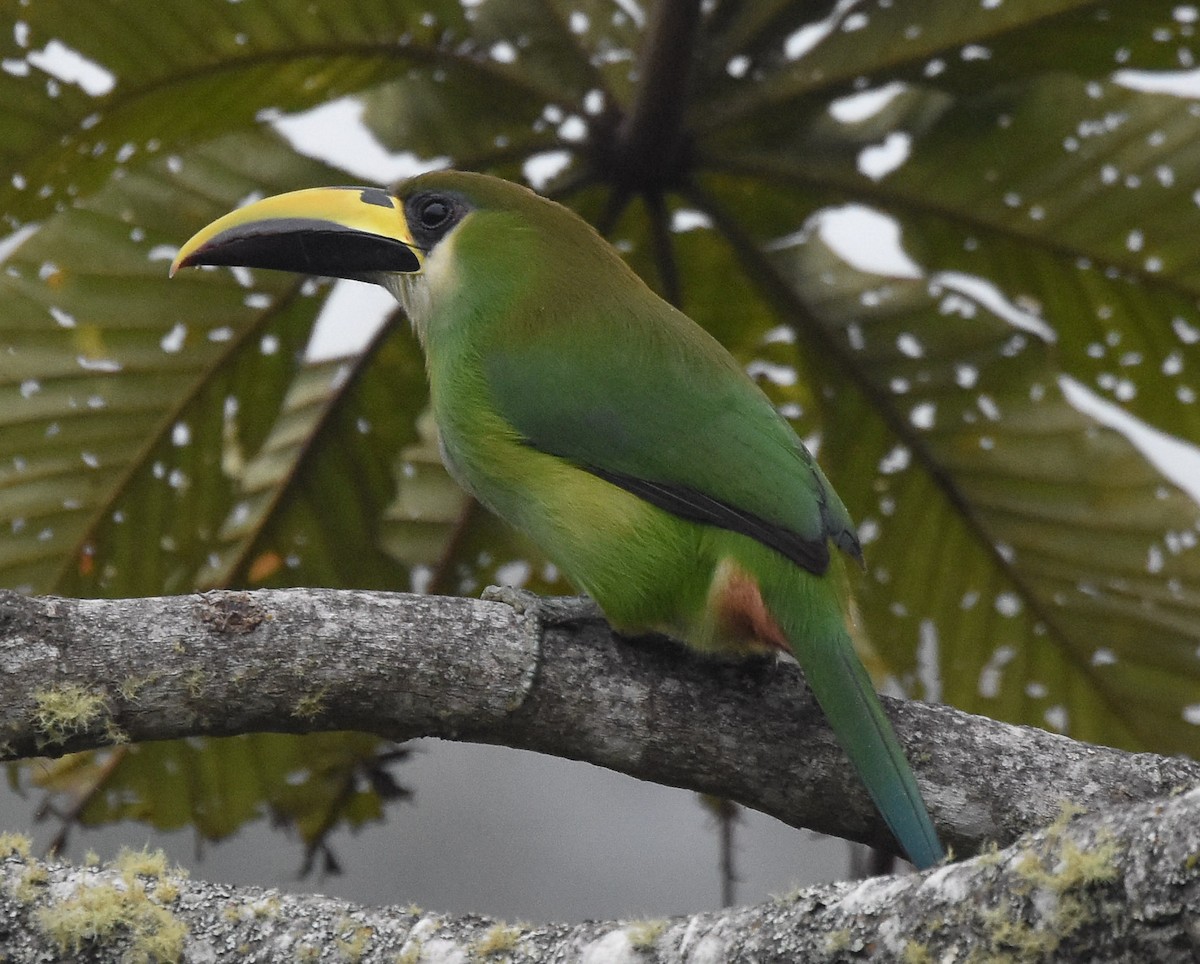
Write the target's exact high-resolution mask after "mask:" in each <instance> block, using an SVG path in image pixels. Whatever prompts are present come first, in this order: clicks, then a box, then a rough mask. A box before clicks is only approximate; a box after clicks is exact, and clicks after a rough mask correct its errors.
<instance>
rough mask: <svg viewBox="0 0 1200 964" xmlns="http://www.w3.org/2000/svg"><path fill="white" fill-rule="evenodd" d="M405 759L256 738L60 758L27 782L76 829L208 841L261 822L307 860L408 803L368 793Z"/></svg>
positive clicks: (391, 751) (318, 742)
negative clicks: (53, 800)
mask: <svg viewBox="0 0 1200 964" xmlns="http://www.w3.org/2000/svg"><path fill="white" fill-rule="evenodd" d="M405 755H406V754H405V753H404V751H398V750H396V749H395V748H394V747H392V746H391V745H390V744H388V743H386V741H381V740H379V739H377V738H376V737H373V736H367V735H365V734H361V733H315V734H311V735H309V736H303V737H301V736H292V735H290V734H279V733H263V734H255V735H250V736H238V737H229V738H225V739H215V740H173V741H170V742H165V743H144V744H141V745H137V746H128V747H118V748H117V749H115V750H111V751H106V752H98V753H75V754H70V755H68V756H66V757H63V758H62V759H61V760H54V761H48V762H44V763H43V765H42V766H41V767H40V768H39V770H37V771H35V773H36V775H35V777H34V779H33V781H32V782H33V784H34V785H35V786H38V787H41V788H43V789H46V790H51V791H54V792H56V793H59V794H62V795H65V796H66V797H67V798H69V799H72V800H74V801H75V806H76V808H77V809H78V814H77V815H76V818H77V820H78V822H79V823H80V824H81V825H83V826H97V825H101V824H105V823H111V822H112V821H114V820H138V821H140V822H143V823H147V824H149V825H151V826H153V827H155V828H156V829H158V830H164V831H166V830H178V829H180V828H181V827H186V826H189V825H191V826H193V827H195V829H196V832H197V834H198V835H199V836H200V837H201V838H202V839H204V840H212V841H216V840H222V839H224V838H226V837H229V836H231V835H232V834H234V833H236V832H237V831H238V830H239V829H240V828H241V826H242V825H243V824H244V823H246V822H247V821H249V820H253V819H261V818H263V817H266V816H269V817H270V818H271V820H272V821H273V822H275V823H277V824H279V825H281V826H286V827H288V828H289V829H293V830H295V831H296V833H297V834H298V836H299V837H300V839H301V841H302V842H303V843H304V844H305V847H306V849H308V850H310V851H311V850H313V849H315V848H316V847H318V846H321V845H324V844H325V841H326V839H327V837H328V835H329V833H330V832H331V831H332V830H334V829H335V828H337V827H338V826H341V825H344V826H346V827H348V828H350V829H352V830H353V829H357V828H358V827H361V826H362V825H363V824H365V823H368V822H372V821H378V820H380V819H382V816H383V812H382V807H381V802H382V801H383V800H384V799H392V800H398V799H407V798H408V797H409V796H410V793H409V791H407V790H406V789H404V788H403V787H401V786H400V785H399V784H396V783H395V782H394V781H392V789H391V792H390V795H389V796H384V797H381V795H380V794H379V792H378V787H379V785H380V781H381V780H382V779H387V778H388V777H387V776H386V775H387V769H386V768H387V766H389V765H390V764H392V763H394V762H397V761H398V760H401V759H403V758H404V756H405ZM114 757H116V758H118V760H117V762H118V763H119V766H114V765H113V763H114Z"/></svg>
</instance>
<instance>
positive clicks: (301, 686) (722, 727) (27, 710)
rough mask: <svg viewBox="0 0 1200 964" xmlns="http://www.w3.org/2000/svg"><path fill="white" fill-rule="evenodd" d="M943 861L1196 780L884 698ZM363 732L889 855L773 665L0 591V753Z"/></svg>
mask: <svg viewBox="0 0 1200 964" xmlns="http://www.w3.org/2000/svg"><path fill="white" fill-rule="evenodd" d="M886 705H887V708H888V711H889V713H890V714H891V716H892V718H893V720H894V721H895V723H896V728H897V731H898V733H899V735H900V737H901V739H902V741H903V742H904V743H905V744H906V746H907V749H908V753H909V756H910V758H911V759H912V761H913V764H914V768H915V770H916V772H917V775H918V778H919V780H920V782H921V784H922V787H923V788H924V790H925V793H926V796H927V799H928V802H929V805H930V809H931V811H932V813H933V816H934V820H935V822H936V823H937V825H938V828H939V830H940V832H941V833H942V835H943V837H944V839H945V840H946V841H947V843H949V844H950V845H951V846H952V847H953V849H954V850H955V852H956V853H957V854H959V855H960V856H962V855H967V854H971V853H975V852H977V851H979V850H980V849H981V848H983V847H984V846H986V845H987V844H988V843H989V842H992V841H995V842H998V843H999V844H1001V845H1002V846H1003V845H1006V844H1008V843H1011V842H1012V841H1013V840H1014V839H1016V837H1017V836H1018V835H1020V834H1021V833H1023V832H1025V831H1026V830H1029V829H1031V828H1035V827H1041V826H1045V825H1047V824H1049V823H1050V822H1051V821H1052V820H1053V819H1054V818H1055V816H1056V814H1057V813H1058V812H1059V810H1060V807H1061V805H1062V804H1063V802H1064V801H1071V802H1072V803H1073V804H1074V805H1077V806H1079V807H1082V808H1084V809H1086V810H1102V809H1105V808H1109V807H1113V806H1121V807H1124V806H1127V805H1129V804H1130V803H1131V802H1134V801H1138V800H1148V799H1151V798H1154V797H1158V796H1162V795H1163V794H1165V793H1167V792H1170V791H1171V790H1173V789H1176V788H1180V787H1184V786H1188V785H1191V784H1195V783H1198V782H1200V766H1198V765H1197V764H1196V763H1194V762H1191V761H1187V760H1176V759H1166V758H1162V757H1156V756H1151V755H1135V754H1128V753H1122V752H1119V751H1115V750H1109V749H1105V748H1101V747H1093V746H1087V745H1084V744H1080V743H1076V742H1074V741H1071V740H1069V739H1066V738H1064V737H1059V736H1055V735H1052V734H1049V733H1045V732H1042V731H1040V730H1034V729H1030V728H1025V727H1013V726H1007V725H1004V724H1000V723H996V722H994V721H991V720H986V719H983V718H980V717H974V716H970V715H968V714H965V713H961V712H958V711H955V710H953V709H950V708H948V707H941V706H929V705H925V704H920V703H908V702H901V701H894V700H889V701H887V703H886ZM343 729H359V730H364V731H369V732H373V733H377V734H379V735H381V736H384V737H389V738H392V739H404V738H409V737H415V736H439V737H445V738H450V739H463V740H472V741H476V742H484V743H501V744H505V745H508V746H513V747H520V748H526V749H533V750H539V751H541V752H545V753H551V754H555V755H557V756H560V757H566V758H571V759H579V760H587V761H589V762H592V763H596V764H600V765H602V766H606V767H610V768H612V769H614V770H619V771H621V772H624V773H628V774H632V775H633V776H637V777H640V778H643V779H647V780H653V781H656V782H659V783H664V784H669V785H674V786H681V787H688V788H691V789H694V790H699V791H703V792H706V793H712V794H717V795H720V796H725V797H729V798H732V799H734V800H737V801H738V802H740V803H743V804H745V805H747V806H749V807H753V808H756V809H759V810H762V811H764V812H766V813H770V814H772V815H774V816H776V817H778V818H780V819H781V820H784V821H786V822H788V823H791V824H793V825H797V826H805V827H810V828H812V829H815V830H820V831H824V832H826V833H832V834H838V835H841V836H844V837H848V838H850V839H854V840H860V841H863V842H867V843H872V844H876V845H880V846H885V847H886V846H889V845H890V838H889V837H888V835H887V831H886V830H885V829H884V827H883V825H882V822H881V820H880V819H879V818H878V816H877V814H876V812H875V809H874V807H873V806H872V805H871V803H870V801H869V799H868V798H867V797H866V795H865V793H864V792H863V791H862V789H861V787H860V785H859V783H858V781H857V780H856V779H855V777H854V775H853V772H852V771H851V769H850V768H849V766H848V765H847V763H846V760H845V757H844V756H843V754H842V752H841V750H840V749H839V747H838V746H837V743H836V741H835V739H834V737H833V735H832V732H831V731H830V730H829V728H828V727H827V726H826V724H825V722H824V718H823V717H822V715H821V713H820V710H819V709H818V708H817V707H816V705H815V703H814V702H813V700H812V698H811V696H810V694H809V692H808V690H807V688H806V687H805V686H804V682H803V676H802V674H801V673H800V671H799V670H798V669H797V668H796V667H795V666H794V665H792V664H790V663H752V664H748V665H747V664H715V663H712V662H709V661H705V660H703V659H700V658H697V657H695V656H693V655H691V654H689V653H688V652H687V651H686V650H684V649H683V648H681V647H678V646H675V645H672V644H670V643H669V642H667V641H665V640H636V641H626V640H622V639H619V638H615V637H614V636H613V635H612V633H611V632H610V630H609V629H608V627H607V626H606V625H605V624H604V622H603V621H602V620H601V619H599V618H598V616H597V614H596V612H595V610H594V608H593V607H590V606H589V605H588V604H586V603H585V602H582V601H579V600H540V599H538V598H537V597H534V596H530V595H528V594H524V593H515V592H511V591H508V592H501V593H495V594H493V598H490V599H485V600H466V599H452V598H445V597H428V596H413V595H407V594H389V593H372V592H358V591H332V590H315V589H292V590H278V591H259V592H249V593H239V592H216V593H206V594H203V595H191V596H177V597H164V598H153V599H125V600H72V599H58V598H48V597H46V598H28V597H23V596H20V595H17V594H14V593H7V592H5V593H0V751H2V757H3V758H6V759H14V758H18V757H29V756H35V755H54V756H57V755H61V754H63V753H66V752H69V751H72V750H80V749H85V748H93V747H98V746H103V745H107V744H111V743H113V742H117V741H123V740H131V741H145V740H161V739H169V738H175V737H183V736H198V735H210V736H220V735H230V734H235V733H247V732H258V731H288V732H304V731H314V730H343Z"/></svg>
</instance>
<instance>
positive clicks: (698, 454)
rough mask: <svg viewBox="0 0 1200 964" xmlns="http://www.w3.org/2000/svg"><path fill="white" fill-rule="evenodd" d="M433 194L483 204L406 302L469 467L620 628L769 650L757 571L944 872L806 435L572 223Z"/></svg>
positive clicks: (908, 836) (467, 478)
mask: <svg viewBox="0 0 1200 964" xmlns="http://www.w3.org/2000/svg"><path fill="white" fill-rule="evenodd" d="M428 190H442V191H447V192H454V193H456V194H458V195H459V196H461V197H462V198H463V199H464V201H465V202H466V204H467V206H468V207H469V208H470V213H468V214H467V215H466V216H465V217H464V218H463V220H462V222H461V223H460V224H459V225H458V226H457V227H455V228H454V229H453V231H452V232H451V233H450V234H448V235H447V236H446V238H445V239H444V240H441V241H440V242H439V243H438V245H437V246H436V247H435V248H434V250H433V252H432V253H431V255H430V262H431V267H432V270H430V271H429V274H430V276H431V277H430V281H429V283H430V289H429V290H428V291H426V292H423V293H421V294H420V295H419V296H409V297H406V298H404V300H405V301H406V302H407V304H408V307H409V309H410V311H411V312H412V313H414V314H415V315H416V316H417V323H418V328H419V330H421V331H422V333H423V338H424V341H425V347H426V351H427V353H428V358H429V374H430V380H431V386H432V398H433V408H434V416H435V418H436V420H437V422H438V424H439V426H440V427H441V429H442V433H443V434H442V438H443V445H444V448H445V453H446V455H447V460H448V463H449V464H450V466H451V469H452V471H453V472H454V473H455V475H456V476H457V477H458V478H459V479H460V480H461V481H462V482H463V483H464V484H465V485H466V486H467V487H468V488H469V489H470V490H471V491H473V492H474V493H475V494H476V495H477V496H478V498H479V499H480V501H482V502H483V503H484V504H485V505H487V506H489V507H490V508H492V509H493V510H494V511H496V512H497V513H498V514H499V515H501V516H502V517H504V518H505V519H507V520H508V521H509V522H511V523H512V524H513V525H514V526H516V527H517V528H519V529H522V530H523V531H525V532H527V533H528V534H529V535H531V536H532V537H533V538H534V540H535V541H536V542H537V543H538V544H539V545H541V547H542V548H543V549H544V550H545V551H546V553H547V554H548V555H549V556H550V557H551V558H552V559H553V560H554V561H555V562H556V563H557V564H558V565H559V566H561V567H562V569H563V570H564V571H565V572H566V573H567V574H568V575H569V576H570V577H571V578H572V580H574V581H575V582H576V584H577V585H579V586H580V587H581V588H583V589H585V590H586V591H587V592H588V593H589V594H590V595H592V596H593V598H595V599H596V601H597V602H598V603H599V604H600V606H601V607H602V608H603V609H604V611H605V613H606V614H607V615H608V616H609V618H610V620H611V621H612V622H613V624H614V625H616V626H617V627H618V628H620V629H622V630H626V631H645V630H659V631H665V632H668V633H671V634H672V635H675V636H678V637H680V638H682V639H684V640H685V641H686V642H689V643H691V644H692V645H694V646H696V647H697V648H699V649H702V650H708V651H713V650H722V651H738V650H743V651H753V650H755V649H761V648H766V647H767V646H768V645H769V644H767V643H764V641H762V640H760V639H755V638H752V634H751V636H747V635H745V634H744V633H742V632H740V630H742V629H743V627H742V626H741V625H740V624H738V625H734V626H733V627H731V626H729V625H728V620H723V619H722V618H721V614H720V613H718V612H716V611H714V610H715V608H716V607H715V603H716V601H717V600H716V596H717V593H718V592H719V590H720V588H721V586H720V583H721V576H722V573H723V572H727V571H728V570H729V569H730V567H731V566H732V567H734V571H736V572H740V573H745V574H747V575H749V576H750V578H751V579H752V580H753V581H754V582H756V583H757V586H758V588H759V590H760V592H761V596H762V599H763V602H764V603H765V605H766V609H767V610H768V612H769V614H770V616H771V617H773V619H774V620H775V622H777V623H778V625H779V627H780V628H781V629H782V630H783V633H784V635H785V636H786V638H787V640H788V642H789V643H790V647H791V650H792V652H793V653H794V654H795V656H796V658H797V659H798V660H799V662H800V663H801V665H802V666H803V667H804V669H805V672H806V674H807V676H808V679H809V682H810V685H811V686H812V689H813V693H814V695H815V696H816V697H817V700H818V702H819V703H820V704H821V706H822V708H823V709H824V710H825V712H826V715H827V716H828V717H829V719H830V721H831V723H832V724H833V726H834V729H835V730H836V732H837V734H838V737H839V739H840V740H841V741H842V743H843V745H844V746H845V748H846V750H847V752H848V753H849V755H850V757H851V759H852V761H853V762H854V764H855V766H856V768H857V769H858V771H859V773H860V775H861V776H862V778H863V780H864V782H865V783H866V785H867V787H868V789H869V790H870V792H871V795H872V797H873V799H874V800H875V802H876V804H877V806H878V807H879V808H880V810H881V811H882V812H883V814H884V816H885V818H886V819H887V821H888V824H889V826H890V827H891V828H892V830H893V832H894V833H895V835H896V837H897V839H898V840H899V842H900V843H901V845H902V846H903V847H904V849H905V850H906V851H907V853H908V854H909V856H910V857H911V859H912V860H913V861H914V862H915V863H917V864H918V865H919V866H928V865H930V864H932V863H935V862H936V861H937V860H939V859H940V858H941V856H942V850H941V846H940V844H939V843H938V840H937V836H936V834H935V832H934V830H933V827H932V824H931V822H930V820H929V817H928V814H927V813H926V810H925V806H924V804H923V802H922V800H921V797H920V794H919V792H918V790H917V787H916V783H915V781H914V779H913V776H912V773H911V771H910V769H909V767H908V764H907V763H906V761H905V759H904V756H903V753H902V751H901V750H900V747H899V745H898V743H897V741H896V738H895V736H894V734H893V732H892V729H891V726H890V725H889V723H888V722H887V719H886V717H885V716H884V715H883V711H882V708H881V707H880V705H879V701H878V699H877V697H876V696H875V692H874V689H873V687H872V686H871V683H870V680H869V679H868V677H867V674H866V672H865V671H864V670H863V668H862V665H861V664H860V663H859V661H858V658H857V657H856V656H855V654H854V652H853V648H852V644H851V641H850V637H849V635H848V633H847V631H846V626H845V614H844V609H843V595H844V588H843V586H842V585H841V579H842V574H841V573H842V567H841V566H840V564H839V565H835V566H832V567H830V566H829V556H828V548H827V546H828V541H829V540H832V541H833V542H834V543H835V544H836V545H838V546H840V547H841V548H842V549H844V550H846V551H848V552H850V553H851V554H852V555H857V554H858V552H859V549H858V541H857V539H856V537H855V535H854V530H853V526H852V524H851V521H850V518H849V514H848V513H847V511H846V509H845V506H843V505H842V502H841V500H840V499H839V498H838V497H837V495H836V494H835V493H834V492H833V490H832V488H831V487H830V485H829V483H828V481H827V480H826V479H825V477H824V475H823V474H822V473H821V470H820V468H819V467H818V466H817V465H816V463H815V462H814V460H813V459H812V457H811V455H810V454H809V453H808V451H807V450H806V449H805V448H804V446H803V445H802V444H801V443H800V441H799V439H798V438H797V437H796V435H795V433H794V432H793V431H792V429H791V427H790V426H789V425H788V424H787V423H786V422H785V421H784V420H783V419H782V418H781V417H780V416H779V415H778V414H777V413H776V411H775V410H774V408H773V407H772V405H771V404H770V402H769V401H768V399H767V398H766V396H764V395H763V393H762V392H761V391H760V390H759V389H758V387H757V386H756V385H754V383H753V382H752V381H751V380H750V379H749V378H748V377H747V375H746V374H745V373H744V372H743V371H742V369H741V368H740V367H739V366H738V365H737V363H736V362H735V361H734V360H733V358H732V357H731V356H730V355H729V354H728V353H727V352H726V351H725V350H724V349H723V348H722V347H721V346H720V345H719V344H718V343H717V342H716V341H715V340H713V339H712V338H711V337H710V336H709V335H708V334H707V333H706V332H704V331H703V330H702V329H700V328H699V327H698V326H697V325H695V323H693V322H692V321H691V320H689V319H688V318H686V317H685V316H684V315H682V314H681V313H680V312H678V311H677V310H675V309H674V308H672V307H671V306H670V305H668V304H667V303H665V302H664V301H662V300H661V299H659V298H658V297H657V296H656V295H654V294H653V292H651V291H650V290H649V289H648V288H647V287H646V286H645V285H644V284H643V283H642V282H641V281H640V279H638V278H637V277H636V276H635V275H634V274H633V273H632V272H631V271H630V270H629V268H628V267H627V266H626V265H625V264H624V262H622V261H621V260H620V258H619V257H618V256H617V255H616V254H615V252H613V251H612V249H611V248H610V247H609V246H608V245H607V244H606V243H605V242H604V241H603V240H602V239H601V238H599V237H598V236H597V235H596V234H595V232H594V231H593V230H592V229H591V228H590V227H589V226H588V225H586V224H585V223H584V222H583V221H581V220H579V219H578V218H577V217H575V215H573V214H571V213H570V212H568V211H566V210H565V209H564V208H561V207H559V206H558V205H554V204H551V203H550V202H548V201H545V200H542V199H540V198H537V197H536V196H534V195H532V194H530V193H529V192H527V191H525V190H524V189H522V188H519V187H515V186H513V185H509V184H506V183H505V182H500V181H495V180H493V179H488V178H483V177H479V176H470V175H462V174H435V175H427V176H425V177H423V178H419V179H417V180H415V181H414V182H411V183H410V184H409V185H406V186H405V188H404V189H403V190H402V191H401V194H402V196H411V195H413V194H416V193H419V192H421V191H428ZM445 248H448V249H449V250H445ZM447 256H448V258H449V260H447V261H445V263H444V265H443V264H441V263H438V264H437V266H436V267H433V262H435V261H438V262H440V261H441V259H444V258H447ZM607 474H618V475H620V476H622V477H630V478H636V479H641V480H648V481H650V482H654V483H660V484H662V485H664V486H667V487H674V488H676V489H679V488H682V489H686V490H688V491H689V492H692V493H699V494H701V495H703V496H705V497H708V498H710V499H711V500H713V501H715V502H717V503H720V504H722V505H725V506H729V507H733V508H735V509H741V510H744V511H745V512H746V513H748V514H750V515H752V516H753V517H754V518H755V519H757V520H760V521H762V522H765V523H767V524H769V525H770V526H771V527H773V528H774V529H776V530H783V531H785V532H787V533H791V534H794V535H795V536H796V537H798V539H799V540H800V541H802V542H806V543H810V544H811V545H812V546H813V547H814V549H813V553H812V556H813V558H811V559H810V560H809V563H808V564H807V567H806V565H802V564H799V563H797V562H796V561H793V560H792V559H789V558H786V557H785V556H784V555H783V554H781V553H780V552H779V551H776V550H775V549H771V548H767V547H766V546H765V545H764V544H763V541H764V540H762V539H756V538H753V537H752V536H750V535H748V534H744V533H742V532H738V531H731V530H730V529H728V528H724V527H719V526H717V525H713V524H704V523H701V522H697V521H692V520H689V519H686V518H681V517H680V515H679V513H678V512H672V511H668V510H666V509H664V508H660V507H657V506H655V505H653V504H651V503H650V502H649V501H647V500H646V499H645V498H642V497H640V496H639V495H637V494H634V493H633V492H630V491H628V490H627V489H626V488H623V487H622V486H621V485H618V484H613V483H612V482H611V481H608V480H606V478H605V477H603V476H605V475H607ZM723 566H724V567H725V570H723V569H722V567H723Z"/></svg>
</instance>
